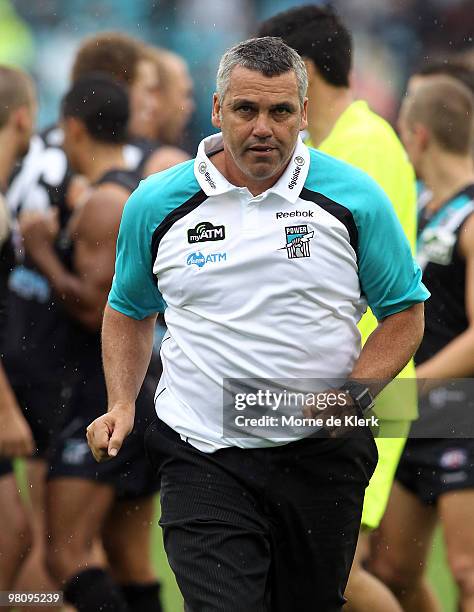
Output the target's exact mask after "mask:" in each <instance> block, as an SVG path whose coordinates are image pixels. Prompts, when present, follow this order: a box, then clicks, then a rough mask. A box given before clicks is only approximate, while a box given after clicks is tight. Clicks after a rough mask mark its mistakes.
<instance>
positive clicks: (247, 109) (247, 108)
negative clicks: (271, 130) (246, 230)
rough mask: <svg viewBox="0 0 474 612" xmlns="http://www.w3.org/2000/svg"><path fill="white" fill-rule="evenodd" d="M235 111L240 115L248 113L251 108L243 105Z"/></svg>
mask: <svg viewBox="0 0 474 612" xmlns="http://www.w3.org/2000/svg"><path fill="white" fill-rule="evenodd" d="M237 110H238V111H239V112H241V113H250V112H251V111H252V107H251V106H247V105H246V104H243V105H242V106H239V107H237Z"/></svg>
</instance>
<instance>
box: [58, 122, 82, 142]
mask: <svg viewBox="0 0 474 612" xmlns="http://www.w3.org/2000/svg"><path fill="white" fill-rule="evenodd" d="M62 121H63V123H64V125H65V126H67V129H68V131H69V134H70V135H71V138H73V139H74V140H76V141H79V140H81V139H82V137H83V136H84V134H86V133H87V130H86V127H85V125H84V123H83V122H82V121H81V120H80V119H78V118H77V117H64V118H63V120H62Z"/></svg>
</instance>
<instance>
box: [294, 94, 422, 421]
mask: <svg viewBox="0 0 474 612" xmlns="http://www.w3.org/2000/svg"><path fill="white" fill-rule="evenodd" d="M306 144H308V145H309V146H311V141H307V142H306ZM319 149H320V150H321V151H324V153H328V154H329V155H332V156H333V157H336V158H338V159H342V160H344V161H346V162H348V163H350V164H352V165H353V166H356V167H357V168H360V169H361V170H364V171H365V172H367V174H369V175H370V176H371V177H372V178H373V179H374V180H375V181H376V182H377V183H378V184H379V185H380V187H382V189H383V190H384V191H385V193H386V194H387V196H388V197H389V199H390V201H391V202H392V205H393V207H394V209H395V212H396V214H397V217H398V220H399V221H400V223H401V225H402V227H403V230H404V231H405V234H406V236H407V238H408V240H409V242H410V245H411V248H412V252H413V253H415V245H416V183H415V173H414V171H413V167H412V166H411V164H410V162H409V160H408V157H407V154H406V152H405V149H404V148H403V146H402V144H401V142H400V140H399V139H398V136H397V135H396V133H395V131H394V130H393V129H392V127H391V126H390V125H389V124H388V123H387V121H385V119H383V118H382V117H380V116H379V115H377V114H376V113H374V112H373V111H371V110H370V108H369V106H368V104H367V102H365V101H364V100H357V101H355V102H353V103H352V104H351V105H350V106H349V107H348V108H347V109H346V110H345V111H344V112H343V113H342V115H341V116H340V117H339V119H338V120H337V122H336V123H335V125H334V127H333V129H332V131H331V133H330V135H329V136H328V137H327V138H326V140H324V141H323V142H322V143H321V145H320V146H319ZM376 327H377V320H376V318H375V317H374V315H373V314H372V312H371V311H370V310H368V311H367V313H366V314H365V315H364V316H363V317H362V319H361V321H360V323H359V329H360V332H361V334H362V342H365V341H366V339H367V338H368V336H369V335H370V334H371V333H372V332H373V330H374V329H375V328H376ZM398 378H405V379H410V378H411V379H414V378H415V365H414V362H413V359H412V360H411V361H410V363H408V364H407V366H406V367H405V368H404V369H403V370H402V372H401V373H400V374H399V377H398ZM375 412H376V414H377V416H379V417H380V418H382V419H388V420H414V419H416V417H417V414H418V408H417V396H416V386H415V385H414V384H410V383H409V382H408V381H407V382H406V383H402V384H401V385H399V386H397V385H394V384H392V385H390V387H388V388H387V389H386V390H385V391H384V392H383V393H381V394H380V395H379V397H378V398H377V402H376V407H375Z"/></svg>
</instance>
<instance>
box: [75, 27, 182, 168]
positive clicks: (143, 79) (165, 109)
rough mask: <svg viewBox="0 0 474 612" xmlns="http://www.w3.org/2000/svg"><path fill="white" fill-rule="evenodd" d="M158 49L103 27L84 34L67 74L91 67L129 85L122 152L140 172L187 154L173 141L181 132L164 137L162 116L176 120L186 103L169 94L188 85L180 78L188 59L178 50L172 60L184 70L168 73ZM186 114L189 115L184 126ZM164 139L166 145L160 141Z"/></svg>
mask: <svg viewBox="0 0 474 612" xmlns="http://www.w3.org/2000/svg"><path fill="white" fill-rule="evenodd" d="M162 54H163V56H164V55H165V54H166V52H165V51H161V50H158V49H155V48H154V47H149V46H146V45H144V44H143V43H141V42H140V41H138V40H136V39H134V38H131V37H129V36H126V35H124V34H121V33H117V32H104V33H100V34H97V35H95V36H91V37H88V38H86V39H85V40H84V42H83V43H82V44H81V46H80V48H79V50H78V52H77V55H76V58H75V60H74V65H73V68H72V74H71V77H72V81H73V82H74V81H75V80H77V79H78V78H79V77H81V76H84V75H86V74H90V73H91V72H105V73H107V74H110V75H111V76H113V77H114V78H115V79H117V80H118V81H120V82H121V83H123V84H124V85H126V86H127V88H128V89H129V96H130V124H129V127H128V136H129V137H128V145H127V146H126V148H125V156H126V160H127V164H128V165H129V167H130V169H133V170H135V171H137V172H138V174H140V175H143V176H148V175H149V174H152V173H153V172H160V171H161V170H166V169H167V168H169V167H170V166H173V165H175V164H177V163H180V162H182V161H185V160H186V159H189V155H188V154H187V153H185V152H184V151H183V150H182V149H178V148H177V146H176V145H177V140H178V139H179V138H180V137H182V133H178V134H177V139H176V141H173V142H168V141H166V140H164V139H163V140H162V134H161V132H162V129H163V126H162V120H161V117H162V116H163V115H164V114H166V117H167V115H168V114H170V115H171V114H172V115H173V116H172V117H167V121H169V123H170V124H173V123H174V122H176V121H179V120H180V117H181V116H182V113H180V112H179V105H180V104H184V102H183V101H181V100H177V99H170V95H171V94H169V93H168V92H171V93H173V92H174V91H175V90H176V88H178V89H179V90H180V91H181V90H184V91H187V89H186V88H184V87H183V86H182V85H181V84H182V82H183V79H184V78H185V75H188V73H187V70H186V65H185V64H184V62H183V61H182V60H179V57H178V56H176V57H177V60H176V61H177V62H178V61H181V62H182V63H183V66H184V68H183V74H181V73H177V72H171V74H170V71H169V69H168V68H167V64H166V62H165V61H164V60H162V59H161V57H162ZM184 70H186V72H184ZM169 77H171V81H172V82H173V81H174V84H173V85H170V84H169V82H168V80H169ZM188 78H189V75H188ZM163 90H164V91H165V92H166V93H165V94H163ZM171 104H172V105H173V106H170V105H171ZM171 110H173V112H172V113H171ZM191 110H192V109H191ZM188 120H189V117H188V116H187V117H186V120H185V123H183V125H182V129H184V127H185V124H186V123H187V121H188ZM162 143H163V144H164V145H166V146H163V147H162V146H161V144H162ZM171 145H173V146H171Z"/></svg>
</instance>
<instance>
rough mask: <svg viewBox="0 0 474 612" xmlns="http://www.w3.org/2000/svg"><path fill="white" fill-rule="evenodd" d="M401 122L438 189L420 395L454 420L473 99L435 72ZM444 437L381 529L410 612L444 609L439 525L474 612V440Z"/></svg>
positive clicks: (424, 221) (470, 283)
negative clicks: (433, 582) (436, 542)
mask: <svg viewBox="0 0 474 612" xmlns="http://www.w3.org/2000/svg"><path fill="white" fill-rule="evenodd" d="M399 123H400V127H401V136H402V139H403V142H404V144H405V146H406V149H407V151H408V154H409V156H410V159H411V160H412V162H413V165H414V166H415V169H416V171H417V174H418V176H419V177H420V178H421V180H422V181H423V182H424V184H425V185H426V186H427V189H428V190H429V193H430V197H428V198H427V197H423V202H422V203H421V208H420V213H419V231H418V260H419V263H420V265H421V267H422V268H423V281H424V283H425V284H426V286H427V287H428V289H429V290H430V291H431V299H430V300H429V301H428V302H427V303H426V326H425V335H424V338H423V342H422V343H421V345H420V347H419V349H418V351H417V353H416V355H415V362H416V366H417V367H416V371H417V377H418V378H419V380H420V381H421V393H422V394H423V397H422V400H421V401H422V402H423V406H424V407H425V410H426V411H427V412H428V414H431V415H433V416H432V419H433V420H434V421H437V420H439V419H440V418H442V416H443V414H446V413H447V414H448V419H449V413H450V412H451V414H456V409H457V408H458V407H459V402H463V403H465V402H466V398H465V396H464V395H463V394H462V393H461V395H460V394H459V393H457V397H456V393H454V394H449V390H448V388H446V387H444V386H443V381H442V380H440V379H444V380H446V379H452V378H463V377H470V376H472V375H473V373H474V358H473V355H474V353H473V350H472V347H473V345H474V166H473V161H472V156H471V152H472V146H473V142H474V98H473V96H472V93H471V92H470V90H469V89H468V88H467V87H466V86H465V85H464V84H462V83H461V82H460V81H459V80H457V79H454V78H453V77H452V76H447V75H437V76H435V75H433V76H430V77H429V78H424V79H423V82H420V83H419V84H418V85H417V86H416V88H414V89H413V90H412V91H411V92H410V93H409V94H408V96H407V97H406V98H405V100H404V102H403V105H402V108H401V112H400V120H399ZM437 386H441V389H436V387H437ZM433 389H434V390H433ZM443 390H444V391H446V394H447V400H446V401H445V402H444V407H442V405H440V403H439V402H437V401H436V394H437V391H441V392H443ZM459 396H460V397H459ZM438 397H439V395H438ZM425 422H426V421H425ZM449 422H450V425H452V421H451V419H449ZM457 429H458V431H459V428H457ZM415 431H416V430H415ZM438 433H439V435H438V436H437V438H436V439H430V438H427V437H423V438H415V437H413V438H410V439H409V440H408V442H407V445H406V448H405V450H404V453H403V455H402V458H401V461H400V465H399V467H398V471H397V475H396V483H395V485H394V487H393V489H392V493H391V497H390V501H389V504H388V507H387V512H386V514H385V516H384V518H383V520H382V523H381V526H380V529H379V531H378V532H377V544H378V545H377V546H376V547H375V549H374V550H375V558H374V559H373V563H372V569H373V570H374V571H375V572H376V573H377V574H378V575H379V576H380V577H381V578H382V579H383V580H384V581H385V582H386V583H387V584H388V585H390V587H391V588H392V589H393V591H394V593H395V594H396V595H397V597H398V598H399V600H400V602H401V604H402V606H403V609H404V610H406V611H407V612H433V611H435V610H439V609H440V608H439V605H438V602H437V601H436V599H435V597H434V594H433V593H432V591H431V589H430V587H429V586H428V583H427V581H426V580H425V570H426V563H427V557H428V554H429V551H430V548H431V542H432V537H433V533H434V529H435V526H436V524H437V523H438V521H440V522H441V524H442V527H443V535H444V538H445V542H446V551H447V560H448V563H449V566H450V568H451V571H452V573H453V576H454V579H455V581H456V583H457V586H458V589H459V608H458V609H459V610H462V611H463V612H471V611H472V610H474V529H473V524H472V517H473V516H474V442H473V440H472V438H463V439H455V438H451V439H443V438H442V436H443V433H444V432H443V431H442V429H440V430H438ZM423 434H424V432H421V436H423ZM425 435H426V434H425ZM444 435H447V434H446V433H444Z"/></svg>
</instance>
